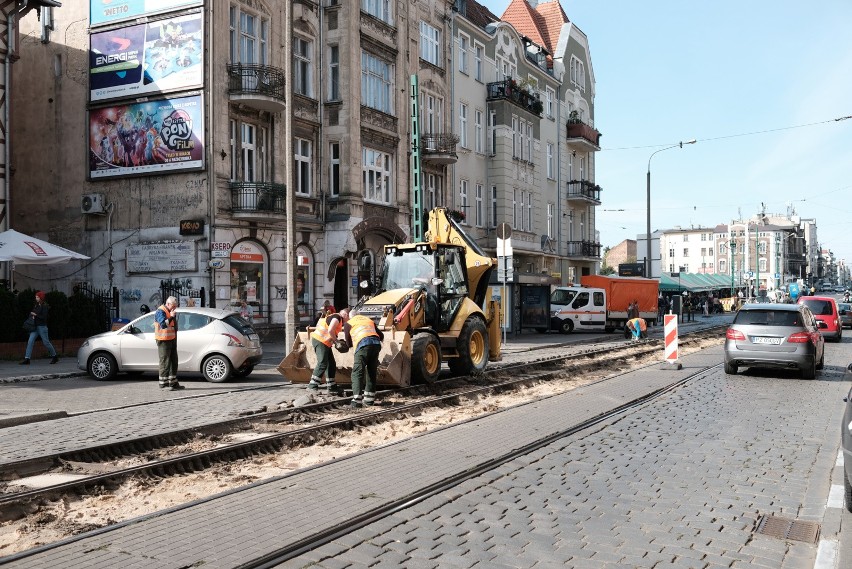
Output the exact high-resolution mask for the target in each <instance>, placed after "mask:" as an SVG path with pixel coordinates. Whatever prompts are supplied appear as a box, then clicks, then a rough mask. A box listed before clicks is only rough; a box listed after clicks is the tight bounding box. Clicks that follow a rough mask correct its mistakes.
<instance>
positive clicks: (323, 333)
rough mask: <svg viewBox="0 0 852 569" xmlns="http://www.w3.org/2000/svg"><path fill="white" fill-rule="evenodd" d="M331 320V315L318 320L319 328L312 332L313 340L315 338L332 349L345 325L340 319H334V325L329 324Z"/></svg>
mask: <svg viewBox="0 0 852 569" xmlns="http://www.w3.org/2000/svg"><path fill="white" fill-rule="evenodd" d="M329 318H331V315H329V316H325V317H322V318H320V319H319V320H317V327H316V329H315V330H314V331H313V332H311V338H315V339H316V340H317V341H318V342H322V343H323V344H325V345H326V346H328V347H329V348H330V347H331V345H332V344H333V343H334V341H335V340H337V335H338V334H339V333H340V330H341V329H342V328H343V323H342V322H341V319H340V318H334V319H333V321H332V323H331V324H329V323H328V320H329Z"/></svg>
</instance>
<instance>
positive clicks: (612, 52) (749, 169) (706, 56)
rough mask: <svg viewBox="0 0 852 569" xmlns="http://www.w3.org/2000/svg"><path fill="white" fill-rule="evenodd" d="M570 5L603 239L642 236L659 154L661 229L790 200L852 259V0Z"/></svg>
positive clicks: (498, 6)
mask: <svg viewBox="0 0 852 569" xmlns="http://www.w3.org/2000/svg"><path fill="white" fill-rule="evenodd" d="M479 1H480V3H482V4H484V5H485V6H486V7H488V8H489V9H490V10H491V11H492V12H494V13H495V14H496V15H497V16H501V15H502V14H503V11H504V10H505V9H506V7H507V6H508V5H509V0H479ZM561 3H562V8H563V9H564V10H565V13H566V14H567V16H568V18H569V20H571V21H572V22H573V23H574V24H575V25H576V26H577V27H578V28H580V29H581V30H582V31H583V32H584V33H585V34H586V35H587V37H588V39H589V49H590V54H591V60H592V65H591V67H592V71H593V73H594V81H595V101H594V102H595V127H596V128H597V129H598V130H599V131H600V132H601V133H602V135H603V136H602V137H601V151H600V152H598V153H597V156H596V162H597V164H596V175H595V182H596V183H597V184H599V185H600V186H601V187H602V188H603V191H602V192H601V201H602V204H601V206H600V207H599V208H598V211H597V229H598V231H600V241H601V244H602V245H603V246H604V247H607V246H609V247H612V246H615V245H617V244H618V243H620V242H621V241H622V240H624V239H636V237H637V236H638V235H639V234H643V235H644V234H645V232H646V216H647V206H646V174H647V172H648V170H649V161H650V171H651V229H652V231H655V230H657V229H671V228H674V227H676V226H680V227H683V228H688V227H715V226H716V225H717V224H727V223H729V222H730V221H731V220H734V219H741V218H749V217H751V216H753V215H755V214H757V213H759V212H761V211H765V212H766V213H768V214H771V213H782V214H784V213H786V212H787V211H788V210H789V209H793V210H795V213H796V214H798V215H800V216H801V217H803V218H812V219H815V220H816V223H817V238H818V240H819V242H820V246H821V247H822V248H824V249H829V250H831V251H832V252H833V253H834V254H835V257H836V258H837V259H838V260H840V259H845V261H846V263H847V265H849V264H852V117H850V115H852V42H850V41H849V25H850V22H852V2H850V0H816V1H814V2H801V1H796V2H793V1H791V0H747V1H743V0H716V1H715V2H685V1H683V0H647V1H644V2H639V1H636V0H606V1H602V0H561ZM842 117H850V118H848V119H846V120H836V119H841V118H842ZM691 139H696V140H697V142H696V143H695V144H692V145H688V146H684V147H683V148H680V147H676V148H672V149H669V150H666V151H664V152H662V151H661V152H659V153H657V154H654V156H653V158H651V154H652V153H654V152H655V151H657V150H660V149H662V148H665V147H667V146H671V145H676V144H678V143H679V142H680V141H687V140H691Z"/></svg>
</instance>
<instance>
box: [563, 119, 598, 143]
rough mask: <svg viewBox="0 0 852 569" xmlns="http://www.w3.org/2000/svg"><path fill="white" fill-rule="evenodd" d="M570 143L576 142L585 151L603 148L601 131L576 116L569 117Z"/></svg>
mask: <svg viewBox="0 0 852 569" xmlns="http://www.w3.org/2000/svg"><path fill="white" fill-rule="evenodd" d="M567 126H568V143H569V144H576V145H577V146H578V147H579V149H580V150H583V151H595V152H596V151H598V150H600V149H601V133H599V132H598V131H597V130H596V129H595V128H594V127H591V126H589V125H587V124H586V123H584V122H583V121H581V120H580V119H578V118H576V117H572V118H570V119H568V125H567Z"/></svg>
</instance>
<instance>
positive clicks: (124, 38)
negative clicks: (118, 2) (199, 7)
mask: <svg viewBox="0 0 852 569" xmlns="http://www.w3.org/2000/svg"><path fill="white" fill-rule="evenodd" d="M202 21H203V20H202V15H201V13H200V12H199V13H197V14H191V15H189V16H181V17H178V18H168V19H165V20H158V21H156V22H149V23H145V24H134V25H130V26H127V27H124V28H118V29H114V30H109V31H105V32H96V33H93V34H92V35H91V36H89V37H90V43H89V46H90V47H89V89H90V94H89V98H90V99H91V101H92V102H94V101H103V100H106V99H116V98H121V97H138V96H140V95H146V94H149V93H163V92H166V91H175V90H178V89H192V88H196V87H201V86H202V84H203V81H204V77H203V71H204V62H203V60H202V56H203V54H204V45H203V33H202Z"/></svg>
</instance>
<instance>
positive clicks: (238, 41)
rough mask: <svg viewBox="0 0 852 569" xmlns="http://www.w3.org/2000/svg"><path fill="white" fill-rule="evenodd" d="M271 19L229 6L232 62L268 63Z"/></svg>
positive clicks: (229, 38)
mask: <svg viewBox="0 0 852 569" xmlns="http://www.w3.org/2000/svg"><path fill="white" fill-rule="evenodd" d="M268 30H269V20H268V19H266V18H261V17H259V16H257V15H255V14H251V13H248V12H243V11H241V10H240V8H239V7H237V6H230V7H229V36H228V40H229V44H230V45H229V55H230V58H231V63H245V64H253V63H259V64H261V65H265V64H266V57H267V45H266V44H267V41H266V39H267V35H268Z"/></svg>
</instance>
